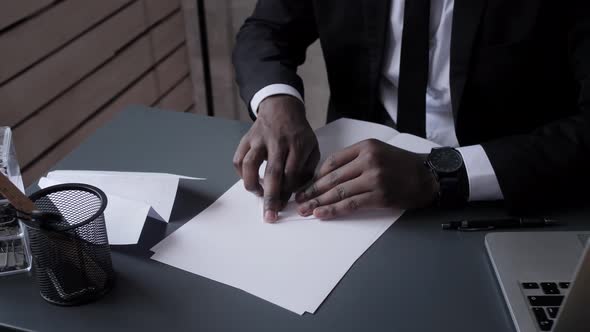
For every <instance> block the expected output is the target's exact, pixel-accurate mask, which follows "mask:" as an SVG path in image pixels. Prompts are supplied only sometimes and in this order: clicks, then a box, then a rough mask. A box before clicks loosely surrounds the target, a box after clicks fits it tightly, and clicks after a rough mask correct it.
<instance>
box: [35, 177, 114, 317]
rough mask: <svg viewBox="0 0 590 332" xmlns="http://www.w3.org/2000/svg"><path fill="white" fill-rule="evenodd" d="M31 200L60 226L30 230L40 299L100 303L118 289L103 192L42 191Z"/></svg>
mask: <svg viewBox="0 0 590 332" xmlns="http://www.w3.org/2000/svg"><path fill="white" fill-rule="evenodd" d="M31 200H32V201H33V202H35V205H36V206H37V208H38V209H39V210H40V211H41V212H51V213H55V214H57V215H60V216H61V220H58V222H51V223H48V222H43V223H41V224H40V227H31V225H29V224H27V226H29V238H30V245H31V251H32V254H33V262H34V267H35V275H36V277H37V281H38V284H39V288H40V293H41V297H43V298H44V299H45V300H46V301H48V302H50V303H53V304H57V305H64V306H69V305H79V304H83V303H87V302H91V301H94V300H97V299H98V298H100V297H102V296H103V295H104V294H106V293H107V292H108V291H110V290H111V288H112V287H113V285H114V281H115V272H114V270H113V266H112V261H111V250H110V247H109V241H108V238H107V231H106V225H105V221H104V215H103V212H104V209H105V207H106V205H107V199H106V195H105V194H104V192H102V191H101V190H100V189H98V188H95V187H93V186H90V185H86V184H77V183H76V184H62V185H57V186H52V187H48V188H45V189H42V190H40V191H38V192H36V193H34V194H33V195H31Z"/></svg>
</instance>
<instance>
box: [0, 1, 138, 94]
mask: <svg viewBox="0 0 590 332" xmlns="http://www.w3.org/2000/svg"><path fill="white" fill-rule="evenodd" d="M11 2H12V3H15V2H17V1H11ZM128 3H130V0H109V1H96V0H76V1H64V2H60V3H58V4H56V5H55V6H53V7H51V8H49V9H48V10H46V11H45V12H43V13H42V14H40V15H39V16H38V17H36V18H35V19H33V20H28V21H26V22H24V23H22V24H20V25H18V26H16V27H14V29H11V30H10V31H7V32H6V33H4V34H2V35H0V50H2V60H3V61H2V66H0V83H2V82H4V81H6V80H7V79H8V78H10V77H11V76H13V75H15V74H17V73H18V72H20V71H22V70H23V69H25V68H27V67H29V66H30V65H32V64H33V63H34V62H36V61H38V60H39V59H41V58H42V57H44V56H46V55H47V54H49V53H50V52H53V51H55V50H56V49H59V48H60V47H62V46H63V45H64V44H65V43H67V42H69V41H70V40H72V39H73V38H74V37H76V36H77V35H79V34H81V33H83V32H84V31H85V30H87V29H88V28H90V27H92V26H93V25H95V24H97V23H98V22H100V21H101V20H102V19H104V18H105V17H106V16H108V15H110V14H111V13H113V12H115V11H116V10H118V9H120V8H121V7H122V6H123V5H125V4H128ZM33 40H34V41H35V42H34V43H33V42H31V41H33Z"/></svg>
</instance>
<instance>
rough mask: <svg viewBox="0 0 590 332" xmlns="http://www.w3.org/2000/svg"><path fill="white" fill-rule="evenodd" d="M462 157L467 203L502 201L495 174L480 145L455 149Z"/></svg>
mask: <svg viewBox="0 0 590 332" xmlns="http://www.w3.org/2000/svg"><path fill="white" fill-rule="evenodd" d="M457 150H458V151H459V153H461V156H462V157H463V163H464V164H465V169H466V170H467V178H468V180H469V201H494V200H502V199H504V195H503V194H502V189H500V184H499V183H498V178H497V177H496V173H495V172H494V169H493V168H492V164H491V163H490V159H489V158H488V155H487V154H486V152H485V151H484V149H483V147H482V146H481V145H471V146H464V147H460V148H457Z"/></svg>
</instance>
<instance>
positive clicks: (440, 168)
mask: <svg viewBox="0 0 590 332" xmlns="http://www.w3.org/2000/svg"><path fill="white" fill-rule="evenodd" d="M428 158H429V161H430V164H431V165H432V167H433V168H434V170H435V171H437V172H441V173H453V172H456V171H458V170H459V169H460V168H461V166H463V159H462V158H461V154H460V153H459V152H458V151H456V150H455V149H445V148H443V149H433V150H432V153H431V154H430V156H429V157H428Z"/></svg>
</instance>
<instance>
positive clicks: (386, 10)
mask: <svg viewBox="0 0 590 332" xmlns="http://www.w3.org/2000/svg"><path fill="white" fill-rule="evenodd" d="M391 1H392V0H364V1H363V5H364V13H363V14H364V17H363V19H364V21H365V22H366V28H367V30H366V41H367V49H366V50H367V52H368V53H369V54H368V55H369V56H368V69H369V75H368V76H369V82H368V83H369V86H368V87H367V89H368V90H367V98H368V99H369V100H367V103H368V105H367V107H368V110H369V112H368V113H369V114H367V118H366V119H367V120H375V119H376V118H377V116H378V114H377V113H378V111H377V110H378V109H379V107H378V105H376V103H377V102H378V100H379V98H378V96H379V82H380V78H381V68H382V65H383V55H384V53H385V38H386V36H387V27H388V23H389V18H390V14H391ZM394 1H396V0H394Z"/></svg>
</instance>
